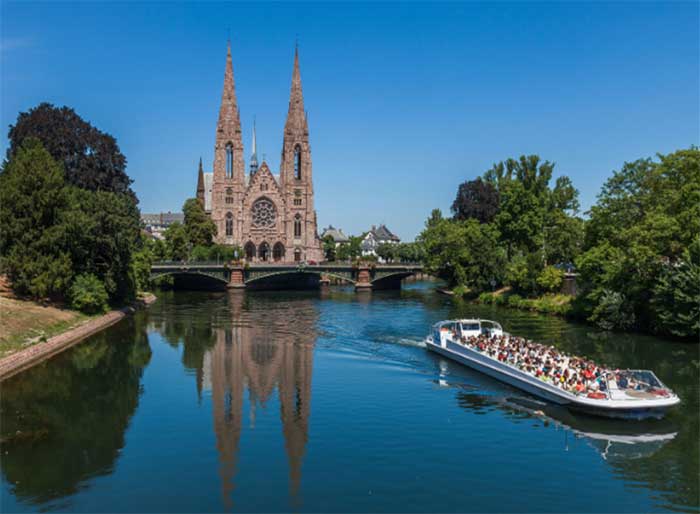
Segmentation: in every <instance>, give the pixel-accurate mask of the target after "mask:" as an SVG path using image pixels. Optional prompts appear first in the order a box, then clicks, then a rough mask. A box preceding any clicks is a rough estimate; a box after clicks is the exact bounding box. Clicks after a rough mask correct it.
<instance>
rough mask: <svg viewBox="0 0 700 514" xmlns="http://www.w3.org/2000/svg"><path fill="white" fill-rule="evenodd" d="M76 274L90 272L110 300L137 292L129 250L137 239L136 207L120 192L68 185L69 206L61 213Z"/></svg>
mask: <svg viewBox="0 0 700 514" xmlns="http://www.w3.org/2000/svg"><path fill="white" fill-rule="evenodd" d="M61 218H62V220H63V222H64V225H65V227H66V230H67V234H68V237H69V240H68V242H67V246H66V251H67V252H69V253H70V255H71V259H72V261H73V267H74V271H75V273H76V274H83V273H92V274H94V275H96V276H97V277H98V278H99V279H100V281H102V282H103V283H104V285H105V289H106V290H107V293H108V294H109V297H110V300H111V301H112V303H118V302H121V301H124V300H127V301H131V300H133V299H134V297H135V293H136V279H135V277H134V275H133V271H134V270H133V267H132V262H131V260H132V253H133V252H134V251H135V250H136V249H137V247H138V245H139V239H140V235H141V232H140V221H139V215H138V209H137V208H136V205H135V204H134V202H132V201H131V199H130V198H129V197H128V196H126V195H123V194H117V193H110V192H106V191H94V192H93V191H87V190H85V189H79V188H76V187H71V188H70V208H69V209H67V210H66V211H64V212H62V213H61Z"/></svg>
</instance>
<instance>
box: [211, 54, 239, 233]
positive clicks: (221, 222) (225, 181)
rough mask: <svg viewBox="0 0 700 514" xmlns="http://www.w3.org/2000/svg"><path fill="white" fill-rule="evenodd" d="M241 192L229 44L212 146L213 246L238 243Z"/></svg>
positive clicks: (235, 108) (237, 114)
mask: <svg viewBox="0 0 700 514" xmlns="http://www.w3.org/2000/svg"><path fill="white" fill-rule="evenodd" d="M244 188H245V164H244V162H243V139H242V137H241V118H240V115H239V112H238V102H237V100H236V84H235V82H234V80H233V63H232V62H231V43H230V42H229V44H228V51H227V54H226V71H225V73H224V91H223V93H222V95H221V107H220V108H219V121H218V122H217V124H216V145H215V146H214V178H213V184H212V210H211V219H212V221H214V224H215V225H216V230H217V237H216V239H217V242H218V243H221V244H235V243H237V242H238V241H240V240H241V233H240V230H241V223H240V221H241V219H242V213H241V202H242V197H243V192H244Z"/></svg>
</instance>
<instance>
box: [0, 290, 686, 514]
mask: <svg viewBox="0 0 700 514" xmlns="http://www.w3.org/2000/svg"><path fill="white" fill-rule="evenodd" d="M467 316H470V317H471V316H480V317H484V318H490V319H496V320H499V321H500V322H501V323H502V324H503V326H504V329H506V330H507V331H509V332H512V333H515V334H518V335H523V336H527V337H530V338H532V339H535V340H538V341H542V342H546V343H551V344H555V345H556V346H558V347H560V348H562V349H565V350H567V351H569V352H572V353H576V354H580V355H585V356H587V357H590V358H593V359H595V360H597V361H599V362H602V363H604V364H606V365H608V366H614V367H630V368H650V369H653V370H654V371H655V372H656V373H657V375H658V376H659V377H660V378H661V380H663V381H664V382H665V383H666V384H667V385H668V386H670V387H671V388H673V389H674V390H675V391H676V392H677V393H678V394H679V395H680V396H681V398H682V400H683V403H682V405H681V406H680V407H678V408H677V409H675V410H674V411H673V412H671V413H670V415H669V416H668V417H667V418H666V419H664V420H661V421H654V422H644V423H640V422H612V421H608V420H602V419H597V418H591V417H586V416H582V415H576V416H575V415H572V414H571V413H569V412H568V411H566V410H561V409H554V408H543V407H541V406H539V405H538V404H537V403H534V402H533V399H532V398H530V397H528V396H527V395H526V394H524V393H521V392H519V391H517V390H515V389H512V388H510V387H508V386H505V385H502V384H500V383H499V382H496V381H494V380H492V379H490V378H488V377H485V376H483V375H481V374H479V373H477V372H474V371H471V370H469V369H467V368H465V367H463V366H460V365H458V364H455V363H451V362H448V361H445V360H443V359H441V358H439V357H437V356H435V355H433V354H431V353H428V352H427V351H426V350H425V348H424V347H423V344H422V342H421V341H422V338H423V337H424V336H425V335H426V334H427V333H428V330H429V327H430V325H431V324H432V323H434V322H435V321H438V320H441V319H445V318H450V317H467ZM698 352H699V347H698V346H697V345H689V344H682V343H677V342H674V341H672V340H664V339H661V338H655V337H650V336H643V335H631V334H625V335H620V334H610V333H604V332H600V331H597V330H596V329H594V328H591V327H589V326H585V325H577V324H572V323H568V322H566V321H564V320H562V319H559V318H554V317H546V316H541V315H537V314H533V313H528V312H521V311H512V310H507V309H503V308H499V307H491V306H476V305H472V304H468V303H462V302H455V301H453V300H452V299H450V298H446V297H443V296H440V295H438V294H436V293H435V292H434V290H433V288H432V285H431V284H430V283H420V282H419V283H413V284H409V285H407V286H405V288H404V289H403V290H402V291H385V292H373V293H371V294H355V293H354V292H353V291H352V290H351V289H343V288H339V289H335V288H331V289H328V290H324V291H316V292H255V293H253V292H248V293H240V292H229V293H227V292H183V291H178V292H162V293H160V297H159V299H158V301H157V302H156V303H155V304H153V305H152V306H151V307H150V308H149V309H148V310H145V311H140V312H138V313H137V314H136V315H135V316H133V317H130V318H128V319H126V320H124V321H122V322H120V323H119V324H117V325H115V326H113V327H110V328H108V329H107V330H105V331H104V332H102V333H100V334H97V335H95V336H93V337H91V338H90V339H89V340H88V341H86V342H84V343H82V344H80V345H78V346H76V347H74V348H73V349H71V350H69V351H67V352H65V353H63V354H61V355H59V356H58V357H55V358H53V359H51V360H50V361H48V362H46V363H44V364H42V365H39V366H37V367H35V368H33V369H31V370H29V371H27V372H25V373H23V374H21V375H18V376H16V377H13V378H12V379H9V380H8V381H6V382H4V383H3V384H2V397H1V399H0V410H1V412H0V416H1V417H0V421H1V422H2V424H1V425H0V427H1V428H0V430H1V432H0V433H1V435H2V444H1V445H0V448H1V450H2V453H1V455H0V471H1V477H2V478H1V484H0V493H1V494H2V497H1V499H0V502H1V503H0V507H1V510H2V512H18V511H19V512H25V511H70V512H100V511H102V512H104V511H108V512H164V511H169V512H171V511H172V512H202V511H208V512H211V511H236V512H251V511H257V512H279V511H295V512H326V511H342V512H593V511H596V512H603V511H604V512H641V511H643V512H651V511H683V512H700V507H699V500H698V494H699V493H698V480H699V472H700V471H699V465H698V458H699V452H700V448H699V446H698V445H699V443H698V441H699V438H700V437H699V436H700V426H699V419H700V415H699V411H700V402H699V394H700V393H699V391H698V382H699V381H700V371H699V368H700V356H699V355H698ZM537 411H541V412H537Z"/></svg>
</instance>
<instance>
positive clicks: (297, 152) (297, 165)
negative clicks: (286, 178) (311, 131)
mask: <svg viewBox="0 0 700 514" xmlns="http://www.w3.org/2000/svg"><path fill="white" fill-rule="evenodd" d="M294 178H295V179H297V180H301V147H300V146H299V145H297V146H295V147H294Z"/></svg>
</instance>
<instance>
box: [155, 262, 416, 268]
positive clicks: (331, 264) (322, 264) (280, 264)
mask: <svg viewBox="0 0 700 514" xmlns="http://www.w3.org/2000/svg"><path fill="white" fill-rule="evenodd" d="M227 262H228V261H157V262H154V263H153V264H152V266H172V267H182V266H189V267H196V266H201V267H206V266H223V265H224V264H227ZM369 264H370V265H372V266H377V267H380V268H383V269H390V268H420V267H422V266H423V264H421V263H420V262H391V263H379V262H372V263H369ZM355 265H356V263H355V262H354V261H322V262H318V263H314V264H311V263H308V262H274V261H270V262H253V263H249V266H251V267H258V266H259V267H276V266H278V267H285V268H288V267H290V266H300V267H310V268H313V267H324V268H335V267H337V268H348V267H354V266H355Z"/></svg>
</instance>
